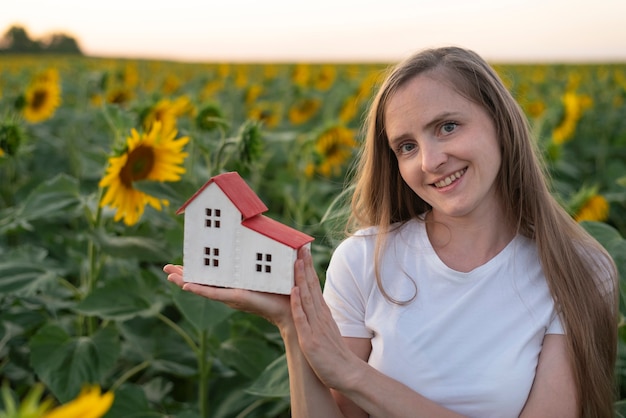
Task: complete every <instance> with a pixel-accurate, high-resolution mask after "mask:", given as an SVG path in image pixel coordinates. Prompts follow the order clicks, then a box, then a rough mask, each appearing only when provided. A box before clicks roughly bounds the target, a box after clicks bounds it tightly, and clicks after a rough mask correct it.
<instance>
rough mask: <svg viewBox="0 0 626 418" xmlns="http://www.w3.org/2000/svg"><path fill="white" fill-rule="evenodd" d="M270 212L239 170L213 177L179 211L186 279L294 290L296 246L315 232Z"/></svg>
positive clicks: (282, 291)
mask: <svg viewBox="0 0 626 418" xmlns="http://www.w3.org/2000/svg"><path fill="white" fill-rule="evenodd" d="M265 211H267V207H266V206H265V204H263V202H262V201H261V200H260V199H259V197H258V196H257V195H256V194H255V193H254V192H253V191H252V189H250V187H249V186H248V185H247V184H246V182H245V181H244V180H243V179H242V178H241V177H240V176H239V174H238V173H236V172H230V173H224V174H220V175H218V176H215V177H212V178H211V179H209V181H207V182H206V183H205V184H204V186H202V187H201V188H200V189H199V190H198V191H197V192H196V193H195V194H194V195H193V196H192V197H191V198H190V199H189V200H188V201H187V202H186V203H185V204H184V205H183V206H181V208H180V209H178V211H176V214H181V213H184V214H185V226H184V234H185V236H184V246H183V262H184V266H185V269H184V273H183V280H184V281H186V282H194V283H201V284H208V285H212V286H221V287H232V288H242V289H250V290H257V291H262V292H270V293H280V294H289V293H290V292H291V288H292V287H293V285H294V277H293V266H294V262H295V261H296V258H297V251H298V249H299V248H300V247H302V246H303V245H310V242H311V241H313V237H310V236H308V235H306V234H304V233H302V232H300V231H297V230H295V229H292V228H290V227H288V226H286V225H284V224H282V223H280V222H277V221H275V220H273V219H270V218H268V217H267V216H264V215H262V213H263V212H265Z"/></svg>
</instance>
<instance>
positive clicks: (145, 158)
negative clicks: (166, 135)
mask: <svg viewBox="0 0 626 418" xmlns="http://www.w3.org/2000/svg"><path fill="white" fill-rule="evenodd" d="M153 166H154V149H153V148H152V147H149V146H145V145H140V146H138V147H137V148H135V149H134V150H132V151H131V152H130V153H129V154H128V160H127V161H126V164H125V165H124V167H123V168H122V170H121V172H120V179H121V181H122V184H124V186H126V187H128V188H130V187H131V186H132V183H133V182H134V181H138V180H143V179H145V178H147V177H148V174H150V171H152V167H153Z"/></svg>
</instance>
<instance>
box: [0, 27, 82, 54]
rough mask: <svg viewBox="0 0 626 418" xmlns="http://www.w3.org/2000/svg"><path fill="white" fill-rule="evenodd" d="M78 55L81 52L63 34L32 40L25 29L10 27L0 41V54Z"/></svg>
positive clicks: (75, 42)
mask: <svg viewBox="0 0 626 418" xmlns="http://www.w3.org/2000/svg"><path fill="white" fill-rule="evenodd" d="M3 53H4V54H41V53H53V54H79V55H82V51H81V50H80V47H79V46H78V42H77V41H76V39H74V38H73V37H71V36H69V35H66V34H64V33H53V34H52V35H49V36H48V37H47V38H46V39H45V40H43V41H42V40H33V39H31V38H30V36H29V35H28V33H27V32H26V29H24V28H23V27H21V26H17V25H14V26H11V27H10V28H9V29H8V30H7V31H6V32H5V33H4V35H3V37H2V39H0V54H3Z"/></svg>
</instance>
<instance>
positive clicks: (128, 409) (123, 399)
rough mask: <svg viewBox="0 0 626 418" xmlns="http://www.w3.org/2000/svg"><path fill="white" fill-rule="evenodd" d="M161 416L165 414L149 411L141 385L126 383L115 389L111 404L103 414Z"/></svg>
mask: <svg viewBox="0 0 626 418" xmlns="http://www.w3.org/2000/svg"><path fill="white" fill-rule="evenodd" d="M163 416H165V415H162V414H160V413H158V412H154V411H151V409H150V405H149V404H148V399H147V398H146V394H145V392H144V391H143V389H142V388H141V387H139V386H135V385H131V384H127V385H124V386H123V387H121V388H120V389H118V390H117V391H115V398H114V400H113V405H111V409H109V411H108V412H107V413H106V414H105V415H104V418H118V417H133V418H154V417H163Z"/></svg>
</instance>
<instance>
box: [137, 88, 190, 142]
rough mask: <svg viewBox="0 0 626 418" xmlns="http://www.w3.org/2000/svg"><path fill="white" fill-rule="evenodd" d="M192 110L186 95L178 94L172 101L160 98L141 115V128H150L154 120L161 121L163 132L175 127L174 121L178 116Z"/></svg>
mask: <svg viewBox="0 0 626 418" xmlns="http://www.w3.org/2000/svg"><path fill="white" fill-rule="evenodd" d="M192 112H193V106H192V104H191V101H190V100H189V98H188V97H187V96H180V97H179V98H177V99H176V100H174V101H171V100H169V99H162V100H159V101H158V102H157V103H156V104H155V105H154V106H152V107H151V108H150V109H148V111H147V113H146V115H145V116H144V117H143V128H144V129H145V130H150V128H151V127H152V125H153V124H154V123H155V122H161V125H162V126H163V133H164V134H165V133H167V132H169V131H171V130H175V129H176V121H177V118H178V117H179V116H182V115H184V114H185V113H192Z"/></svg>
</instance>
